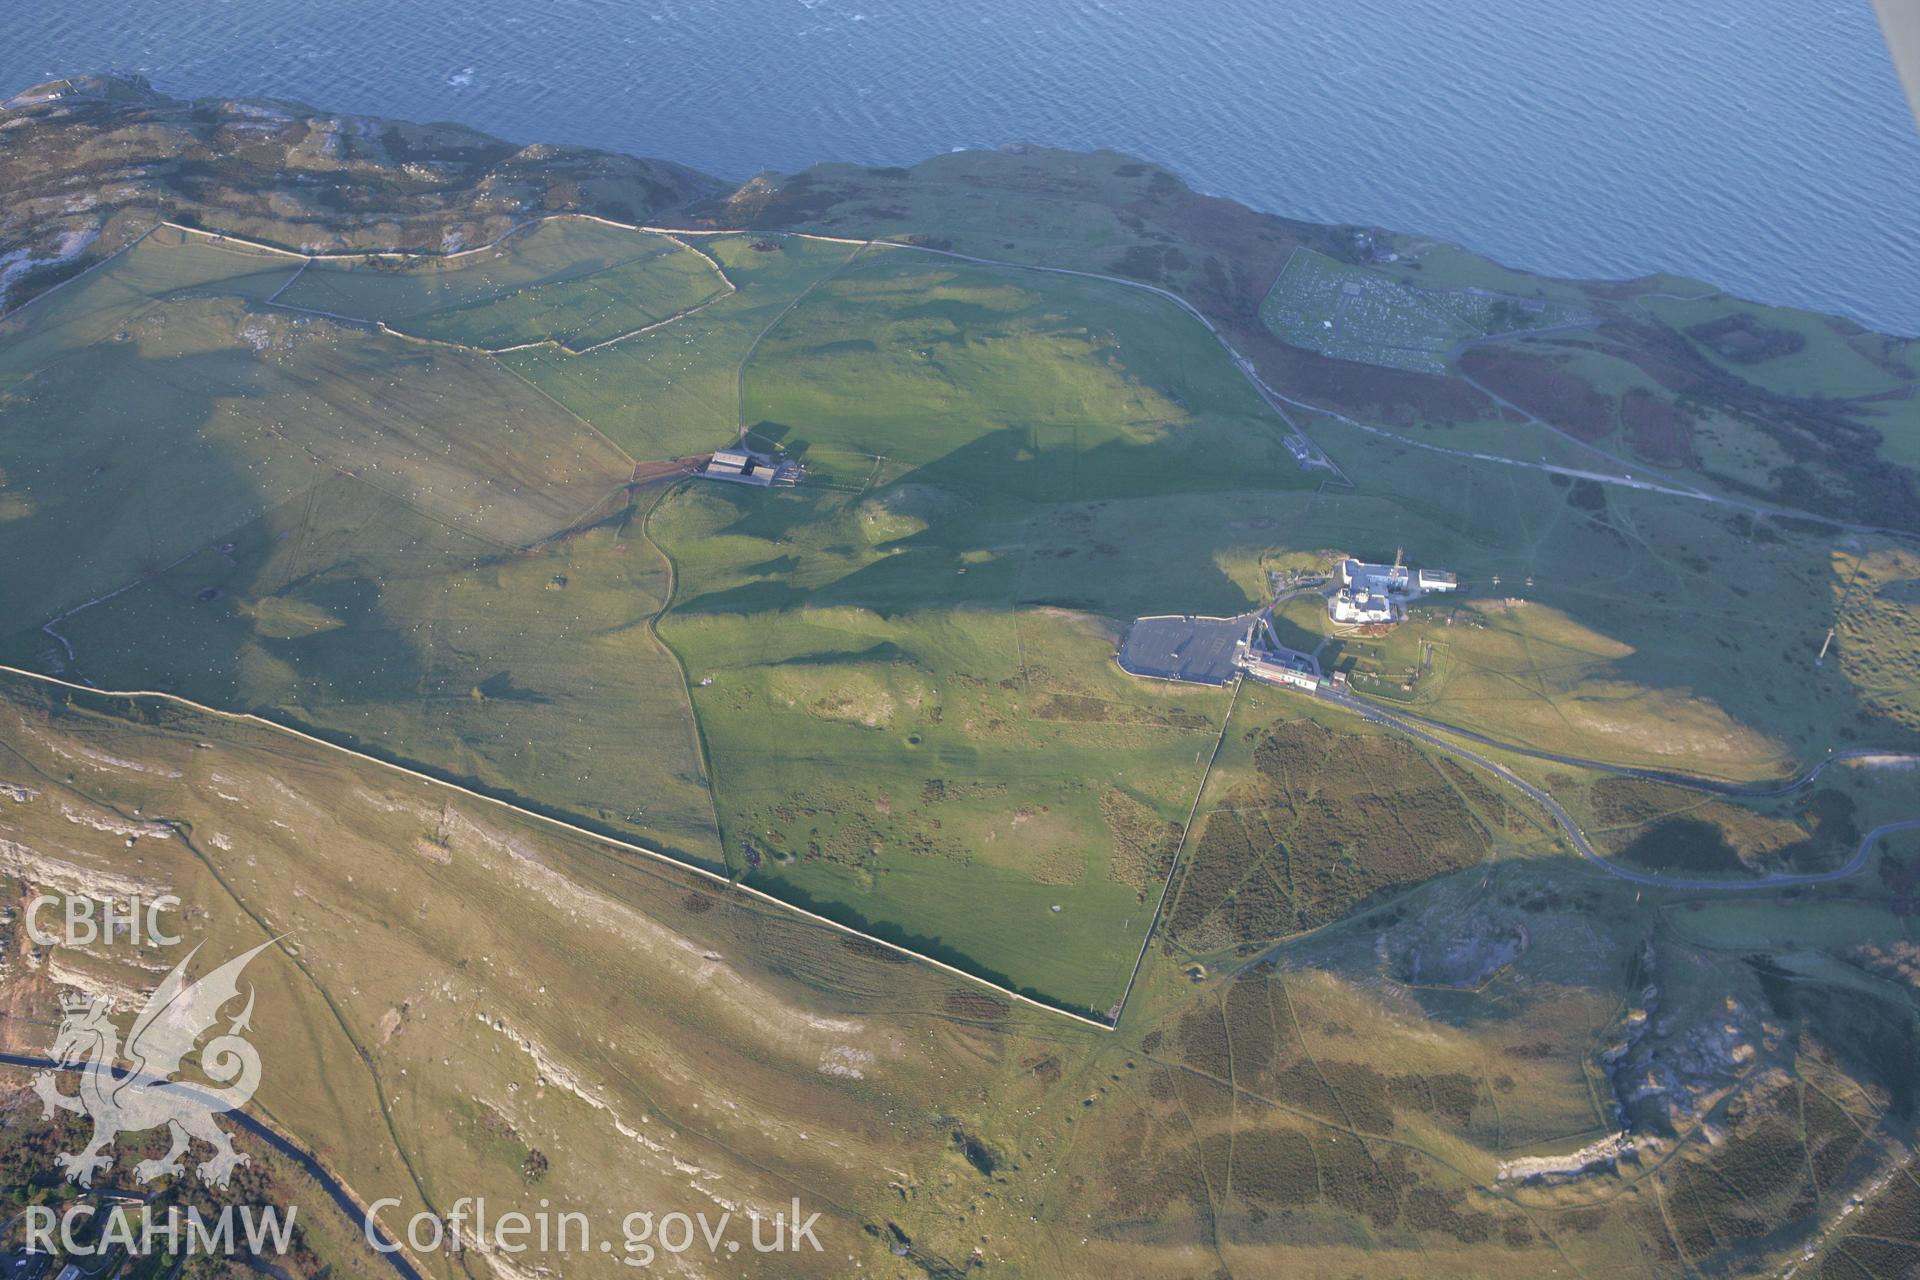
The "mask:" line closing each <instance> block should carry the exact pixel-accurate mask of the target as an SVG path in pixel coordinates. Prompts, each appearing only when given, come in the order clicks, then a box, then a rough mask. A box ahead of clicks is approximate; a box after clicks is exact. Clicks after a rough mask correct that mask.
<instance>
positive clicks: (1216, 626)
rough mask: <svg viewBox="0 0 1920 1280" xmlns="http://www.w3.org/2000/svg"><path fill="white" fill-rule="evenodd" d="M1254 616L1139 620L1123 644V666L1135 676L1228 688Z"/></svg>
mask: <svg viewBox="0 0 1920 1280" xmlns="http://www.w3.org/2000/svg"><path fill="white" fill-rule="evenodd" d="M1252 622H1253V617H1252V615H1251V614H1244V615H1242V616H1240V617H1238V618H1194V617H1181V616H1179V615H1173V616H1167V617H1156V618H1138V619H1135V620H1134V624H1133V625H1132V626H1131V627H1129V628H1128V629H1127V638H1126V641H1125V642H1124V643H1123V644H1122V645H1121V646H1120V666H1121V668H1122V669H1123V670H1125V671H1128V672H1130V673H1132V674H1133V675H1136V676H1151V677H1154V678H1156V679H1160V680H1185V681H1187V682H1188V683H1191V684H1227V683H1229V682H1230V681H1231V680H1232V679H1233V678H1234V676H1235V675H1236V674H1237V672H1238V668H1237V667H1236V666H1235V665H1234V657H1235V653H1234V650H1235V647H1236V646H1237V645H1238V644H1239V643H1240V641H1241V640H1243V639H1245V638H1246V634H1247V628H1248V627H1249V626H1250V625H1251V624H1252Z"/></svg>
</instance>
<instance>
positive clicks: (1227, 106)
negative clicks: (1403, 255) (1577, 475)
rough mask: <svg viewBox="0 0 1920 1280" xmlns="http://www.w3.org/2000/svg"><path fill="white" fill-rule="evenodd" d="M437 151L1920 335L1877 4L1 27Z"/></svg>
mask: <svg viewBox="0 0 1920 1280" xmlns="http://www.w3.org/2000/svg"><path fill="white" fill-rule="evenodd" d="M105 69H112V70H120V71H132V72H139V73H141V74H144V75H147V76H148V77H150V78H151V79H152V80H153V81H154V83H155V84H156V85H158V86H159V87H160V88H161V89H163V90H166V91H168V92H171V93H175V94H180V95H196V94H248V95H269V96H277V97H288V98H297V99H302V100H304V101H308V102H311V103H313V104H315V105H318V106H323V107H327V108H330V109H335V110H343V111H355V112H366V113H373V114H380V115H390V116H399V117H404V118H411V119H441V120H458V121H461V122H463V123H467V124H471V125H475V126H478V127H480V128H482V129H486V130H488V131H489V132H492V133H496V134H499V135H501V136H503V137H507V138H510V139H514V140H517V141H523V142H533V141H556V142H575V143H585V144H590V145H593V146H599V147H607V148H612V149H616V150H622V151H630V152H636V153H640V154H644V155H656V156H664V157H667V158H670V159H675V160H680V161H683V162H685V163H688V164H691V165H694V166H696V167H698V168H701V169H704V170H707V171H708V172H712V173H716V174H720V175H722V176H727V177H745V176H747V175H749V174H751V173H753V172H756V171H758V170H760V169H763V168H773V169H781V170H792V169H796V168H799V167H802V166H804V165H807V164H809V163H812V162H814V161H816V160H824V159H841V160H854V161H861V162H866V163H873V164H898V163H910V162H912V161H914V160H917V159H920V158H922V157H924V156H926V155H928V154H930V153H932V152H936V151H944V150H947V149H950V148H953V147H963V146H964V147H980V146H996V145H999V144H1001V143H1006V142H1015V141H1024V142H1037V143H1046V144H1052V145H1057V146H1066V147H1096V146H1103V147H1112V148H1116V149H1119V150H1123V151H1129V152H1132V153H1135V154H1137V155H1140V156H1144V157H1146V158H1149V159H1152V160H1156V161H1160V162H1163V163H1166V164H1168V165H1170V166H1172V167H1173V168H1175V169H1177V170H1178V171H1179V172H1180V173H1181V174H1183V175H1184V176H1185V177H1186V178H1187V179H1188V180H1189V181H1190V182H1192V183H1193V184H1194V185H1195V186H1196V187H1199V188H1200V189H1202V190H1204V191H1209V192H1213V193H1217V194H1221V195H1228V196H1233V197H1235V198H1237V199H1240V200H1243V201H1245V202H1247V203H1249V204H1251V205H1254V206H1256V207H1259V208H1262V209H1267V210H1271V211H1274V212H1277V213H1284V214H1289V215H1293V216H1296V217H1302V218H1309V219H1314V220H1319V221H1329V222H1369V223H1378V224H1381V225H1385V226H1390V227H1394V228H1397V229H1401V230H1406V231H1413V232H1419V233H1425V234H1432V235H1438V236H1442V237H1446V238H1449V239H1453V240H1457V241H1459V242H1461V243H1463V244H1466V245H1468V246H1470V247H1472V248H1474V249H1477V250H1480V251H1481V252H1483V253H1486V254H1489V255H1491V256H1492V257H1494V258H1497V259H1499V260H1501V261H1503V262H1507V263H1509V264H1512V265H1515V266H1522V267H1528V268H1533V269H1536V270H1543V271H1549V272H1555V273H1559V274H1568V275H1583V276H1622V275H1637V274H1641V273H1644V272H1650V271H1655V270H1671V271H1675V272H1679V273H1682V274H1686V275H1691V276H1696V277H1699V278H1701V279H1705V280H1708V281H1711V282H1712V283H1714V284H1716V285H1718V286H1720V287H1722V288H1726V289H1729V290H1732V291H1734V292H1737V293H1741V294H1744V295H1746V296H1749V297H1753V298H1757V299H1760V300H1763V301H1771V302H1790V303H1795V304H1799V305H1803V306H1809V307H1815V308H1819V309H1821V310H1828V311H1835V312H1839V313H1842V314H1845V315H1849V316H1852V317H1854V318H1856V319H1858V320H1861V321H1863V322H1866V323H1868V324H1871V325H1873V326H1875V327H1878V328H1882V329H1889V330H1893V331H1896V332H1902V333H1910V334H1911V333H1920V131H1916V129H1915V125H1914V122H1913V120H1912V119H1911V118H1910V116H1909V115H1908V113H1907V109H1906V105H1905V102H1904V99H1903V98H1902V96H1901V93H1900V89H1899V84H1898V81H1897V79H1896V77H1895V75H1894V72H1893V68H1892V65H1891V62H1890V60H1889V58H1888V56H1887V53H1886V50H1885V48H1884V46H1883V45H1882V43H1881V40H1880V36H1879V30H1878V27H1877V25H1876V23H1875V21H1874V18H1873V14H1872V11H1871V9H1870V7H1869V4H1868V2H1867V0H1605V2H1604V3H1597V4H1596V3H1593V2H1592V0H1583V2H1581V3H1573V2H1571V0H517V2H515V3H507V2H506V0H405V2H404V3H396V2H395V0H114V3H113V4H111V5H106V4H103V3H102V0H14V2H13V3H9V4H5V5H0V88H4V90H5V91H11V90H13V89H17V88H20V87H23V86H25V85H27V84H29V83H33V82H36V81H39V80H42V79H46V78H49V77H51V76H55V75H62V74H67V73H70V72H76V71H89V70H105Z"/></svg>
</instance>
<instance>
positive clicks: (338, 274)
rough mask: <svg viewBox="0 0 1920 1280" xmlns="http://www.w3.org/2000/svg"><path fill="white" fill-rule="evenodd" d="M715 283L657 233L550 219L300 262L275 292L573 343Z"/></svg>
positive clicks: (444, 330) (349, 309)
mask: <svg viewBox="0 0 1920 1280" xmlns="http://www.w3.org/2000/svg"><path fill="white" fill-rule="evenodd" d="M727 292H729V285H728V282H727V279H726V276H725V275H724V274H723V273H722V272H721V270H720V269H719V267H717V266H716V265H715V263H714V262H713V261H712V260H711V259H709V258H707V257H706V256H705V255H703V254H702V253H700V252H699V251H698V250H696V249H693V248H689V247H688V246H687V245H686V244H683V243H681V242H680V241H678V240H675V239H673V238H671V237H669V236H663V235H657V234H655V233H652V232H646V231H632V230H628V229H626V228H623V227H614V226H610V225H608V224H606V223H602V222H597V221H594V220H592V219H586V218H556V219H551V220H548V221H544V222H541V223H538V224H536V225H535V226H533V227H532V228H530V229H528V230H526V231H523V232H520V233H517V234H515V235H513V236H511V237H508V239H507V240H506V241H505V242H503V243H501V244H499V245H497V246H494V247H491V248H486V249H477V250H473V251H471V252H469V253H465V254H461V255H458V256H457V257H453V258H431V257H420V258H406V259H391V258H381V257H370V258H368V259H365V260H363V261H360V262H358V263H352V264H343V263H336V262H331V261H329V262H313V263H309V264H308V265H307V267H306V269H305V270H303V271H302V272H301V273H300V275H299V276H298V278H296V279H295V280H294V281H293V283H292V284H290V285H289V286H288V287H287V288H286V290H285V291H284V292H282V293H281V294H280V295H279V296H278V297H277V298H276V299H275V301H276V302H277V303H279V304H280V305H282V306H286V307H292V308H297V309H300V310H305V311H316V312H320V313H322V314H325V315H330V316H341V317H345V318H348V319H354V320H368V321H374V320H377V321H379V322H380V323H382V324H384V325H386V326H387V327H388V328H390V329H393V330H395V331H397V332H400V333H406V334H411V335H414V336H417V337H423V338H433V339H436V340H439V341H442V342H450V343H456V344H458V345H461V346H469V347H478V348H481V349H483V350H499V349H501V348H505V347H513V346H525V345H528V344H531V343H539V342H552V343H557V344H559V345H560V346H562V347H566V348H569V349H572V350H579V349H582V348H585V347H590V346H596V345H598V344H600V343H605V342H610V341H612V340H613V339H615V338H618V337H620V336H622V335H624V334H629V333H632V332H633V331H635V330H637V329H643V328H646V327H648V326H650V325H657V324H659V323H661V322H662V321H665V320H667V319H670V318H672V317H674V316H678V315H682V314H684V313H685V312H688V311H691V310H693V309H694V308H696V307H699V306H701V305H703V304H705V303H707V302H711V301H712V300H713V299H715V298H717V297H720V296H721V295H723V294H725V293H727Z"/></svg>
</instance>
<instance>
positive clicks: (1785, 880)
mask: <svg viewBox="0 0 1920 1280" xmlns="http://www.w3.org/2000/svg"><path fill="white" fill-rule="evenodd" d="M1315 696H1316V697H1318V698H1320V699H1321V701H1323V702H1329V703H1332V704H1333V705H1335V706H1338V707H1340V708H1342V709H1343V710H1346V711H1351V712H1352V713H1354V714H1355V715H1357V716H1360V717H1361V718H1363V719H1366V720H1371V721H1372V722H1374V723H1375V724H1380V725H1385V726H1387V727H1389V728H1392V729H1396V730H1398V731H1399V732H1401V733H1404V734H1406V735H1407V736H1409V737H1412V738H1417V739H1419V740H1420V741H1422V742H1424V743H1426V744H1428V745H1429V746H1432V747H1437V748H1439V749H1440V750H1442V751H1445V752H1447V753H1448V754H1450V755H1454V756H1457V757H1459V758H1460V759H1462V760H1466V761H1469V762H1471V763H1473V764H1476V765H1479V766H1480V767H1481V768H1482V769H1485V770H1486V771H1487V772H1488V773H1491V774H1493V775H1494V776H1495V777H1497V778H1499V779H1501V780H1502V781H1504V782H1506V783H1508V784H1510V785H1512V786H1513V787H1515V788H1516V789H1518V790H1519V791H1520V792H1521V793H1522V794H1524V795H1526V796H1527V797H1528V798H1529V799H1531V800H1533V801H1535V802H1536V803H1538V804H1539V805H1540V807H1541V808H1543V809H1545V810H1546V811H1547V813H1548V814H1549V815H1551V816H1552V818H1553V820H1554V822H1555V823H1556V824H1558V825H1559V827H1560V830H1561V832H1562V834H1564V835H1565V836H1566V837H1567V842H1568V843H1569V844H1571V845H1572V846H1573V848H1574V851H1575V852H1577V853H1578V854H1579V855H1580V856H1581V857H1583V858H1585V859H1587V861H1589V862H1591V863H1593V864H1594V865H1595V866H1597V867H1599V868H1600V869H1601V870H1603V871H1605V872H1606V873H1607V874H1608V875H1610V876H1615V877H1617V878H1618V879H1621V880H1627V881H1631V882H1632V883H1634V884H1640V885H1648V886H1650V887H1654V888H1660V889H1733V890H1744V889H1791V888H1795V887H1797V886H1801V885H1812V884H1826V883H1828V882H1830V881H1834V880H1845V879H1846V878H1847V877H1849V876H1852V875H1855V874H1857V873H1858V872H1859V871H1860V869H1861V868H1862V867H1864V866H1866V865H1867V860H1868V859H1869V858H1871V857H1872V856H1873V848H1874V846H1875V845H1876V844H1878V843H1879V842H1880V841H1881V840H1882V839H1883V838H1885V837H1887V836H1890V835H1892V834H1894V833H1895V832H1897V831H1912V830H1920V818H1906V819H1902V820H1900V821H1898V822H1885V823H1882V824H1881V825H1879V826H1877V827H1875V828H1874V829H1873V830H1871V831H1869V832H1867V834H1866V835H1865V836H1864V837H1863V838H1862V839H1861V841H1860V847H1859V848H1858V849H1856V850H1854V854H1853V857H1851V858H1849V859H1848V860H1847V862H1846V863H1845V865H1843V866H1840V867H1836V868H1835V869H1833V870H1832V871H1816V872H1808V873H1805V874H1790V873H1786V872H1781V873H1777V874H1773V875H1765V876H1756V877H1755V878H1753V879H1751V880H1727V879H1719V878H1713V877H1697V878H1688V877H1682V876H1663V875H1659V874H1657V873H1655V872H1652V871H1639V870H1635V869H1634V868H1632V867H1624V866H1621V865H1620V864H1619V863H1617V862H1615V861H1613V860H1612V859H1610V858H1608V857H1607V856H1606V855H1604V854H1602V853H1601V852H1600V851H1599V850H1597V849H1595V848H1594V847H1593V845H1592V844H1591V843H1590V842H1589V841H1588V840H1587V835H1586V832H1584V831H1582V830H1581V829H1580V824H1579V823H1577V822H1575V821H1574V820H1573V815H1572V814H1570V813H1568V812H1567V810H1566V807H1565V806H1564V805H1562V804H1561V803H1560V802H1559V801H1558V800H1555V799H1554V798H1553V796H1552V795H1551V794H1549V793H1548V792H1547V790H1546V789H1545V788H1543V787H1538V786H1535V785H1534V784H1533V783H1531V782H1528V781H1527V780H1526V779H1525V778H1523V777H1521V776H1520V775H1519V774H1517V773H1515V772H1514V771H1513V770H1511V769H1509V768H1507V766H1505V765H1503V764H1501V763H1500V762H1498V761H1497V760H1493V759H1490V758H1489V757H1487V756H1484V755H1482V754H1481V753H1480V752H1478V751H1475V750H1473V749H1472V748H1470V747H1466V746H1462V745H1461V744H1460V743H1458V742H1449V741H1447V740H1446V739H1444V738H1442V737H1441V736H1440V732H1445V733H1448V734H1452V735H1455V736H1457V737H1462V738H1467V739H1470V740H1471V741H1474V742H1478V743H1480V744H1482V745H1483V746H1488V747H1493V748H1495V749H1497V750H1501V751H1513V752H1517V753H1519V754H1521V755H1525V756H1530V757H1533V758H1535V759H1540V760H1550V761H1555V762H1558V763H1560V764H1568V765H1574V766H1576V767H1580V768H1586V769H1598V770H1602V771H1604V772H1607V773H1614V774H1619V775H1622V776H1625V777H1633V778H1645V779H1648V780H1650V781H1658V782H1666V783H1670V784H1672V785H1674V786H1681V787H1688V788H1691V789H1692V790H1696V791H1707V792H1711V793H1713V794H1716V795H1732V796H1750V797H1766V796H1780V795H1787V794H1789V793H1790V792H1793V791H1798V790H1799V789H1800V788H1802V787H1804V786H1806V785H1808V784H1809V783H1811V782H1812V781H1813V780H1814V779H1815V778H1817V777H1819V776H1820V774H1821V773H1822V772H1824V771H1825V770H1826V769H1827V768H1828V767H1829V766H1831V765H1833V764H1835V763H1837V762H1839V761H1841V760H1859V759H1886V760H1892V761H1901V762H1913V763H1917V764H1920V755H1913V754H1909V753H1906V752H1895V751H1873V750H1868V749H1864V748H1863V749H1860V750H1854V751H1845V752H1835V753H1834V754H1833V755H1831V756H1829V757H1828V758H1827V759H1825V760H1822V761H1821V762H1820V763H1819V764H1817V765H1815V766H1814V767H1812V768H1811V769H1808V770H1806V771H1805V772H1804V773H1801V774H1799V775H1797V776H1795V777H1793V778H1789V779H1787V780H1785V781H1784V782H1781V783H1778V784H1773V785H1758V784H1756V785H1752V786H1746V785H1743V784H1740V783H1731V782H1721V781H1718V780H1711V779H1705V778H1694V777H1689V776H1688V775H1686V774H1679V773H1664V772H1662V771H1660V770H1657V769H1638V768H1633V767H1631V766H1626V765H1611V764H1605V763H1602V762H1600V761H1598V760H1583V759H1580V758H1579V757H1577V756H1565V755H1556V754H1554V753H1552V752H1546V751H1536V750H1533V749H1531V748H1528V747H1520V746H1514V745H1513V744H1510V743H1505V742H1501V741H1500V740H1499V739H1497V738H1490V737H1487V736H1486V735H1485V734H1481V733H1474V732H1473V731H1471V730H1467V729H1456V728H1454V727H1453V726H1451V725H1446V724H1441V723H1440V722H1438V721H1434V720H1427V719H1425V718H1424V717H1417V716H1403V715H1401V714H1400V713H1397V712H1391V711H1385V710H1382V709H1381V708H1379V707H1376V706H1374V705H1372V704H1371V703H1368V702H1364V701H1362V700H1361V699H1359V698H1358V697H1356V696H1354V695H1353V694H1350V693H1342V692H1340V691H1339V690H1337V689H1334V688H1332V687H1331V686H1328V685H1322V686H1321V688H1320V691H1319V692H1317V693H1316V694H1315ZM1428 725H1431V726H1433V728H1432V730H1430V729H1428V728H1426V727H1424V726H1428Z"/></svg>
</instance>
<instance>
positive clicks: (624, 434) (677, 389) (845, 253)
mask: <svg viewBox="0 0 1920 1280" xmlns="http://www.w3.org/2000/svg"><path fill="white" fill-rule="evenodd" d="M698 243H699V245H700V248H701V251H702V252H704V253H707V254H710V255H711V256H712V257H713V259H714V260H715V261H716V262H718V263H719V264H720V265H721V268H722V269H723V270H724V271H725V272H726V273H727V277H728V279H730V280H732V281H733V283H734V284H735V286H736V292H733V293H729V294H727V295H726V296H724V297H722V298H721V299H720V300H719V301H717V302H715V303H714V304H713V305H711V306H709V307H707V308H705V309H704V310H702V311H700V312H699V313H697V314H695V315H690V316H686V317H684V318H683V319H681V320H677V321H675V322H674V323H673V324H671V325H667V326H665V327H663V328H660V329H655V330H652V331H650V332H647V333H643V334H639V335H637V336H635V337H632V338H629V339H627V340H626V341H624V342H619V343H615V344H614V345H612V346H610V347H602V348H601V349H599V350H597V351H590V352H586V353H584V354H579V355H575V354H571V353H568V352H563V351H556V350H554V349H552V348H538V347H537V348H532V349H529V350H526V351H515V352H513V353H511V354H509V355H507V356H505V357H503V360H504V362H505V364H506V366H507V367H508V368H510V369H512V370H513V371H514V372H516V373H518V374H519V375H520V376H521V377H523V378H525V379H527V381H529V382H531V383H533V384H534V385H535V386H537V387H539V388H540V390H542V391H544V392H545V393H547V394H548V395H550V396H552V397H553V398H554V399H555V400H557V401H559V402H560V403H561V404H563V405H565V406H566V407H567V408H568V409H570V410H572V411H573V412H575V413H577V414H579V415H580V416H581V417H582V418H585V419H586V420H588V421H589V422H592V423H593V424H594V425H595V426H597V427H599V428H600V429H601V430H602V431H604V432H605V433H606V434H607V435H608V437H610V438H611V439H614V440H617V441H619V442H620V444H621V445H622V446H623V447H624V448H626V449H627V450H628V451H629V452H631V453H632V454H634V456H635V457H640V458H673V457H681V456H686V455H690V454H696V453H703V452H706V451H709V450H711V449H714V448H716V447H718V446H721V445H724V444H727V443H728V442H730V441H731V440H732V439H733V437H734V434H735V432H737V431H738V430H739V429H740V424H741V421H742V419H741V416H740V379H741V367H742V365H743V364H744V363H745V361H746V359H747V357H748V355H749V354H750V353H751V352H752V351H753V349H754V344H755V343H756V342H757V341H758V339H759V337H760V335H761V334H762V333H764V332H765V331H766V330H767V329H768V328H769V327H771V326H772V325H773V324H774V322H775V321H776V320H778V319H779V318H780V317H781V315H782V314H783V313H784V312H785V311H786V309H787V308H788V307H790V306H792V305H793V304H794V302H795V301H796V300H797V299H798V298H799V297H800V296H801V295H802V294H803V293H805V292H806V290H807V289H809V288H811V287H812V286H814V285H815V284H817V283H818V282H819V281H820V280H822V279H824V278H825V277H826V276H828V275H829V274H830V273H832V272H834V271H836V270H838V269H839V268H841V267H842V266H844V265H845V264H846V262H847V261H848V260H849V259H850V258H851V257H852V256H853V254H854V252H855V250H854V247H853V246H851V245H844V244H832V243H828V242H825V241H819V240H805V239H800V238H798V237H786V238H783V239H780V240H778V241H766V240H756V239H753V238H751V237H745V236H709V237H702V238H701V239H700V240H699V242H698Z"/></svg>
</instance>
